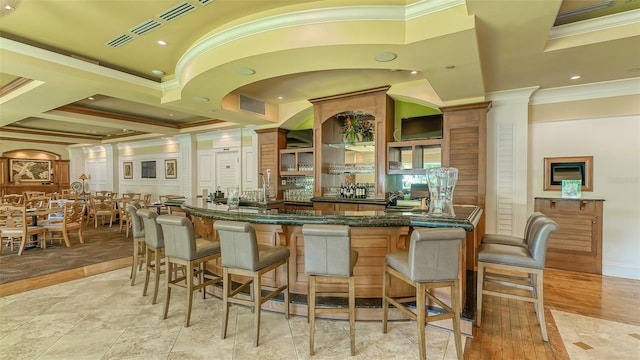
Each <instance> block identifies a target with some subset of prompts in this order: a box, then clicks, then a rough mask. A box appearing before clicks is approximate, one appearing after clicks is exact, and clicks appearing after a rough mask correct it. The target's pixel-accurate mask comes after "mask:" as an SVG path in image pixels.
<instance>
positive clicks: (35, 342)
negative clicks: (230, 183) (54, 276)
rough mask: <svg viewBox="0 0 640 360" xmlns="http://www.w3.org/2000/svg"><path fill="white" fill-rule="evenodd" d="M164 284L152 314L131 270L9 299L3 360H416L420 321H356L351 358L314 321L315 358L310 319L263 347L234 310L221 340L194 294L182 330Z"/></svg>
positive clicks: (272, 318) (439, 339)
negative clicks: (386, 329) (384, 329)
mask: <svg viewBox="0 0 640 360" xmlns="http://www.w3.org/2000/svg"><path fill="white" fill-rule="evenodd" d="M163 281H164V278H162V279H161V280H160V284H161V286H160V291H159V294H158V303H156V304H155V305H152V304H151V297H152V291H153V281H152V282H151V283H150V288H149V293H148V295H147V296H144V297H143V296H142V288H143V285H144V283H143V281H140V277H139V278H138V281H136V284H135V286H130V281H129V268H123V269H120V270H116V271H111V272H108V273H104V274H100V275H96V276H92V277H88V278H85V279H79V280H74V281H71V282H67V283H64V284H59V285H55V286H50V287H47V288H43V289H38V290H34V291H29V292H25V293H21V294H17V295H13V296H8V297H5V298H2V299H1V300H0V354H1V356H0V358H2V359H3V360H4V359H5V358H6V359H12V360H13V359H38V360H46V359H104V360H110V359H127V360H137V359H145V360H147V359H151V360H156V359H158V360H159V359H180V360H189V359H221V360H226V359H229V360H244V359H251V360H254V359H260V360H268V359H278V360H286V359H315V360H326V359H332V360H335V359H353V360H365V359H370V360H382V359H384V360H387V359H394V360H396V359H398V360H402V359H407V360H408V359H415V358H417V355H418V348H417V345H416V344H415V341H416V338H417V335H416V330H415V323H414V322H410V321H399V322H398V321H394V322H390V324H389V333H388V334H382V323H381V322H380V321H357V322H356V348H357V353H356V356H353V357H352V356H351V355H350V345H349V323H348V321H347V320H326V319H317V321H316V341H315V343H316V354H315V355H314V356H313V357H312V358H311V357H310V356H309V325H308V323H307V319H306V317H304V316H295V315H292V316H291V317H290V319H289V320H287V319H286V318H285V317H284V315H283V314H280V313H273V312H269V311H263V312H262V318H261V327H260V342H259V346H258V347H257V348H256V347H254V346H253V314H252V313H251V310H250V309H249V308H248V307H244V306H238V305H233V306H231V308H230V311H229V324H228V329H227V337H226V339H224V340H223V339H221V336H220V333H221V329H222V301H221V300H220V299H218V298H214V297H211V296H208V297H207V298H206V299H202V297H201V296H200V294H194V299H193V308H192V313H191V326H190V327H188V328H185V327H184V320H185V311H186V296H185V293H184V292H182V291H174V293H173V294H172V297H171V304H170V308H169V316H168V318H167V319H165V320H163V319H162V312H163V307H164V298H165V288H164V286H163V285H164V282H163ZM632 332H633V331H630V332H629V333H632ZM636 332H637V333H640V331H636ZM628 338H630V339H634V338H633V337H631V336H628ZM634 340H635V341H636V342H640V341H638V340H637V339H634ZM427 351H428V353H429V358H430V359H455V347H454V346H453V338H452V336H451V333H450V332H449V331H445V330H442V329H438V328H431V327H429V328H427Z"/></svg>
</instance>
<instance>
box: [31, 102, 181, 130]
mask: <svg viewBox="0 0 640 360" xmlns="http://www.w3.org/2000/svg"><path fill="white" fill-rule="evenodd" d="M40 117H42V118H45V119H50V120H58V121H67V122H72V123H78V124H85V125H96V126H101V127H105V126H107V127H113V128H117V129H128V130H133V131H140V132H145V133H149V132H151V133H159V134H162V135H171V136H172V135H177V134H179V133H180V131H179V129H178V128H177V127H176V126H172V125H168V124H160V123H157V122H153V121H150V120H146V119H138V118H133V117H128V116H122V115H114V114H108V113H102V112H97V111H86V109H82V110H81V109H75V110H74V108H71V107H64V106H63V107H61V108H58V109H55V110H51V111H48V112H46V113H43V114H41V115H40Z"/></svg>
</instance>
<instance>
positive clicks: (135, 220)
mask: <svg viewBox="0 0 640 360" xmlns="http://www.w3.org/2000/svg"><path fill="white" fill-rule="evenodd" d="M140 209H142V206H140V204H139V203H137V202H135V201H131V202H129V203H128V204H127V207H126V211H127V212H128V213H129V216H131V229H132V230H133V238H134V239H139V238H143V237H145V236H144V226H143V225H142V218H140V216H138V210H140Z"/></svg>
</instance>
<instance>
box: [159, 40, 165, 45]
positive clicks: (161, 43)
mask: <svg viewBox="0 0 640 360" xmlns="http://www.w3.org/2000/svg"><path fill="white" fill-rule="evenodd" d="M157 42H158V45H160V46H165V45H167V42H166V41H164V40H158V41H157Z"/></svg>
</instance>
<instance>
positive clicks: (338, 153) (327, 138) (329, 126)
mask: <svg viewBox="0 0 640 360" xmlns="http://www.w3.org/2000/svg"><path fill="white" fill-rule="evenodd" d="M388 89H389V87H388V86H386V87H381V88H375V89H367V90H362V91H357V92H353V93H349V94H341V95H335V96H328V97H324V98H318V99H311V100H310V101H311V103H313V105H314V125H313V137H314V139H313V143H314V144H315V149H316V151H315V168H314V179H315V183H314V196H316V197H321V196H326V194H325V192H328V193H330V194H332V195H333V196H335V193H334V191H332V190H330V189H335V188H336V187H339V186H340V184H341V183H344V182H345V177H344V176H343V175H342V174H340V171H339V169H335V165H336V164H337V165H343V166H345V163H349V164H354V165H355V164H358V163H367V164H370V169H369V168H368V169H367V172H369V174H368V175H369V177H368V178H367V179H369V178H370V179H371V180H363V181H360V182H370V183H372V184H373V194H370V197H376V198H384V197H385V195H386V194H385V176H386V167H387V143H388V142H389V141H391V140H393V109H394V107H393V100H392V99H391V98H390V97H389V96H388V95H387V90H388ZM347 112H358V113H364V114H367V115H370V116H371V120H370V121H372V122H373V124H374V139H373V141H372V142H370V144H369V143H360V144H358V143H356V144H354V146H360V148H361V150H362V151H361V152H359V151H358V150H356V149H355V148H353V149H348V147H347V146H344V145H342V146H341V143H342V134H341V129H342V127H343V126H344V120H343V119H340V118H339V117H337V115H339V114H343V113H347ZM365 149H366V150H368V152H366V151H364V150H365ZM360 155H362V156H363V157H364V156H370V157H371V158H370V159H364V160H363V161H360V160H354V161H348V160H347V159H346V157H348V156H352V157H353V158H356V157H358V156H360ZM356 172H358V173H364V172H360V171H359V170H358V171H355V172H354V175H355V173H356ZM336 173H337V174H336ZM352 182H358V180H357V179H356V180H355V181H352Z"/></svg>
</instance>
